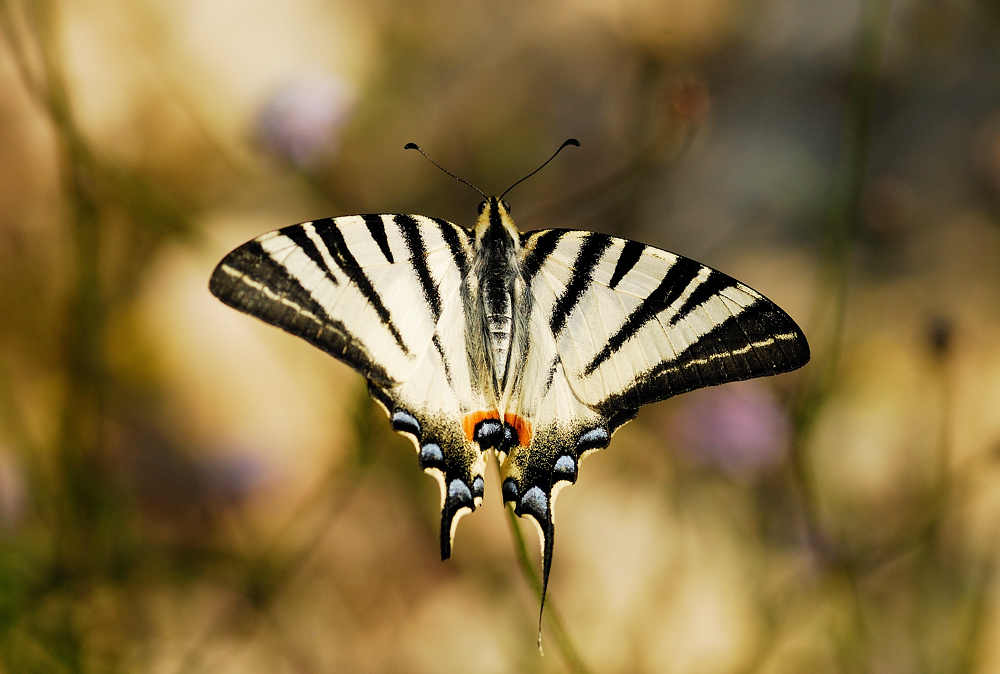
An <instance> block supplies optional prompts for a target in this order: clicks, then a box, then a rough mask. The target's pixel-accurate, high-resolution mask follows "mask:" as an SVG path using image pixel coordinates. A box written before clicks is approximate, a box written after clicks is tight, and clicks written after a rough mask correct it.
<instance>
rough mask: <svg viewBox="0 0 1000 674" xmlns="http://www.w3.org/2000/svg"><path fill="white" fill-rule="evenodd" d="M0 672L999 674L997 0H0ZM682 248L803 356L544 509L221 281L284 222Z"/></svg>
mask: <svg viewBox="0 0 1000 674" xmlns="http://www.w3.org/2000/svg"><path fill="white" fill-rule="evenodd" d="M0 38H2V39H0V671H2V672H4V673H5V674H8V673H9V674H17V673H21V672H56V673H62V672H66V673H70V672H81V673H91V672H93V673H98V672H156V673H162V674H174V673H177V674H182V673H188V672H191V673H195V672H233V673H235V672H282V673H285V672H289V673H313V672H372V673H374V672H393V673H395V672H399V673H409V672H415V673H419V672H428V673H431V672H433V673H441V672H456V673H457V672H473V671H475V672H479V673H482V674H491V673H494V672H495V673H504V672H529V673H530V672H565V671H569V672H594V673H595V674H596V673H601V672H621V673H645V672H650V673H659V672H663V673H677V674H688V673H690V674H695V673H716V672H718V673H743V672H745V673H747V674H750V673H756V672H759V673H762V674H778V673H785V672H788V673H797V672H816V673H821V674H822V673H831V674H833V673H840V672H844V673H847V672H871V673H878V674H895V673H900V674H902V673H910V672H913V673H928V674H931V673H945V672H998V671H1000V587H998V585H997V562H998V554H1000V550H998V542H1000V541H998V533H1000V231H998V216H1000V6H998V5H997V3H996V2H995V1H994V0H895V1H894V2H890V1H889V0H836V1H835V0H826V1H823V2H814V1H813V0H697V1H686V0H541V1H538V0H535V1H532V0H514V1H503V0H470V1H467V2H459V1H449V0H416V1H409V0H285V1H284V2H281V3H276V2H271V1H270V0H242V1H240V0H0ZM568 137H576V138H579V139H580V140H581V141H582V147H581V148H579V149H574V148H570V149H569V150H567V151H565V152H564V153H563V154H562V155H561V156H560V157H559V159H558V160H556V161H555V162H553V164H552V165H550V166H549V167H547V168H546V169H545V171H543V172H541V173H540V174H538V175H537V176H535V177H534V178H532V179H531V180H530V181H528V182H526V183H524V184H523V185H521V186H519V187H518V188H517V189H516V190H515V191H514V192H512V193H511V194H510V195H509V197H508V200H509V201H510V202H511V203H512V205H513V214H514V216H515V220H516V221H517V222H518V223H519V225H520V226H521V227H522V229H524V230H530V229H537V228H543V227H549V226H558V227H576V228H581V229H592V230H596V231H601V232H606V233H610V234H616V235H621V236H627V237H631V238H636V239H640V240H642V241H644V242H646V243H650V244H654V245H658V246H661V247H664V248H667V249H670V250H673V251H676V252H678V253H681V254H684V255H687V256H689V257H694V258H696V259H698V260H700V261H703V262H705V263H707V264H710V265H712V266H714V267H717V268H719V269H721V270H723V271H726V272H727V273H729V274H731V275H733V276H736V277H738V278H740V279H741V280H743V281H745V282H746V283H748V284H750V285H751V286H753V287H754V288H756V289H758V290H760V291H761V292H763V293H764V294H766V295H767V296H769V297H771V298H772V299H774V300H775V301H776V302H777V303H778V304H780V305H781V306H782V307H784V308H785V309H786V310H787V311H788V312H789V313H790V314H791V315H792V316H793V317H794V318H795V319H796V320H798V321H799V323H800V324H801V325H802V326H803V327H804V329H805V331H806V334H807V335H808V337H809V339H810V343H811V345H812V347H813V354H814V358H813V362H812V363H810V364H809V365H808V366H807V367H806V368H804V369H802V370H800V371H798V372H795V373H791V374H787V375H782V376H780V377H775V378H771V379H766V380H757V381H752V382H744V383H740V384H731V385H727V386H723V387H718V388H715V389H710V390H704V391H698V392H694V393H691V394H688V395H684V396H681V397H679V398H676V399H673V400H669V401H665V402H663V403H659V404H657V405H653V406H651V407H649V408H647V409H645V410H643V412H642V413H641V414H640V415H639V418H638V419H637V420H636V421H635V422H633V423H632V424H630V425H628V426H626V427H625V428H623V429H622V430H621V431H620V432H619V433H618V434H617V435H616V437H615V440H614V442H613V443H612V446H611V447H610V448H609V449H608V450H606V451H604V452H601V453H599V454H597V455H595V456H594V457H593V458H591V459H590V460H588V461H587V462H586V463H585V465H584V467H583V470H582V471H581V477H580V480H579V482H578V484H577V485H576V486H574V487H572V488H571V489H566V490H564V491H563V492H562V495H561V498H560V499H559V520H558V527H557V535H556V548H555V561H554V567H553V573H552V582H551V586H550V594H549V597H550V600H549V607H551V609H552V611H551V612H550V613H549V616H548V618H547V620H546V624H545V632H544V645H545V656H544V657H540V656H539V653H538V651H537V649H536V644H535V629H536V619H537V606H538V598H537V595H536V594H535V592H534V590H533V587H534V586H535V583H537V575H536V574H537V566H538V551H537V544H536V539H535V532H534V528H533V527H530V526H525V527H523V532H522V531H521V529H512V528H511V525H510V522H509V521H508V520H507V517H506V515H505V511H504V510H503V509H502V508H501V506H500V498H499V490H498V489H497V486H496V479H495V473H493V474H491V476H490V477H491V478H492V480H491V482H492V483H491V484H490V483H488V485H487V499H486V504H485V507H484V508H482V509H481V510H479V511H477V513H476V514H475V516H472V517H468V518H466V519H463V520H462V522H461V525H460V526H459V529H458V534H457V539H456V546H455V552H454V556H453V558H452V559H451V560H450V561H448V562H446V563H442V562H441V561H440V560H439V559H438V545H437V533H436V531H437V526H438V525H437V521H438V520H437V518H438V499H439V495H438V488H437V485H436V483H435V482H434V480H432V479H431V478H430V477H428V476H425V475H423V474H422V473H420V471H419V470H418V467H417V462H416V457H415V454H414V452H413V449H412V446H411V445H410V444H409V443H408V442H407V441H405V440H404V439H402V438H401V437H399V436H396V435H395V434H393V433H392V432H391V431H390V430H389V425H388V423H387V422H386V420H385V418H384V415H383V414H382V413H381V411H379V410H378V409H376V408H374V406H373V405H372V404H371V403H370V401H369V400H368V398H367V396H366V395H365V390H364V384H363V380H362V379H361V377H359V376H358V375H357V374H355V373H353V372H352V371H350V370H349V369H348V368H347V367H346V366H343V365H342V364H340V363H338V362H336V361H334V360H333V359H331V358H329V357H327V356H325V355H324V354H322V353H320V352H319V351H317V350H315V349H313V348H312V347H310V346H308V345H307V344H305V343H304V342H300V341H298V340H296V339H294V338H292V337H289V336H288V335H285V334H283V333H281V332H279V331H278V330H275V329H273V328H270V327H268V326H265V325H263V324H261V323H258V322H257V321H254V320H253V319H251V318H248V317H246V316H243V315H240V314H238V313H236V312H234V311H232V310H231V309H228V308H226V307H224V306H223V305H222V304H221V303H219V302H218V301H216V300H215V299H214V298H213V297H211V296H210V295H209V293H208V290H207V282H208V277H209V275H210V273H211V270H212V268H213V267H214V265H215V263H216V262H217V261H218V260H219V259H221V257H222V256H223V255H224V254H225V253H226V252H228V251H229V250H230V249H232V248H233V247H235V246H236V245H238V244H240V243H242V242H243V241H245V240H247V239H250V238H252V237H254V236H257V235H259V234H261V233H263V232H265V231H268V230H271V229H275V228H278V227H281V226H284V225H288V224H292V223H295V222H300V221H303V220H308V219H313V218H317V217H324V216H330V215H342V214H348V213H357V212H386V211H388V212H393V211H402V212H414V213H423V214H428V215H433V216H439V217H444V218H447V219H450V220H452V221H454V222H457V223H460V224H463V225H467V226H468V225H471V223H472V220H473V217H474V214H475V212H476V211H475V209H476V206H477V204H478V202H479V200H480V198H479V196H478V195H477V194H475V193H474V192H473V191H472V190H469V189H468V188H467V187H465V186H464V185H461V184H460V183H458V182H456V181H453V180H451V179H450V178H448V177H447V176H445V175H444V174H442V173H440V172H439V171H437V170H436V169H435V168H433V167H432V166H431V165H430V164H428V163H427V162H425V161H424V160H423V159H422V158H421V157H420V156H419V155H417V154H416V153H413V152H404V151H403V145H404V144H405V143H407V142H411V141H414V142H418V143H420V144H421V146H423V147H424V148H425V149H426V150H427V151H428V152H429V153H430V154H431V155H432V156H433V157H435V158H436V159H437V160H438V161H439V162H441V163H442V164H444V165H445V166H446V167H448V168H449V169H450V170H451V171H453V172H455V173H457V174H458V175H460V176H462V177H464V178H466V179H468V180H470V181H471V182H473V183H475V184H477V185H478V186H480V187H481V188H482V189H483V190H484V191H486V192H487V193H497V192H499V191H501V190H503V189H504V188H506V187H507V186H508V185H509V184H511V183H512V182H514V181H515V180H517V179H518V178H520V177H522V176H523V175H525V174H526V173H527V172H529V171H530V170H532V169H534V168H535V167H536V166H537V165H538V164H539V163H540V162H541V161H542V160H544V159H545V158H546V157H548V156H549V154H550V153H551V152H552V151H553V150H554V149H555V148H556V147H557V146H558V144H559V143H561V142H562V141H563V140H564V139H566V138H568Z"/></svg>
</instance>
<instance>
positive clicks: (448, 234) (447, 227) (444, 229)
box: [430, 218, 469, 278]
mask: <svg viewBox="0 0 1000 674" xmlns="http://www.w3.org/2000/svg"><path fill="white" fill-rule="evenodd" d="M430 219H431V221H433V222H434V224H436V225H437V226H438V228H440V230H441V238H442V239H444V242H445V243H446V244H448V249H449V250H450V251H451V256H452V257H453V258H454V259H455V264H456V265H457V266H458V272H459V274H460V275H461V276H462V278H465V276H466V274H468V273H469V259H468V256H467V255H466V251H467V245H468V244H467V243H465V242H463V240H462V237H466V241H467V240H468V234H466V233H464V232H460V230H459V228H458V227H456V226H455V225H453V224H452V223H450V222H448V221H447V220H442V219H441V218H430Z"/></svg>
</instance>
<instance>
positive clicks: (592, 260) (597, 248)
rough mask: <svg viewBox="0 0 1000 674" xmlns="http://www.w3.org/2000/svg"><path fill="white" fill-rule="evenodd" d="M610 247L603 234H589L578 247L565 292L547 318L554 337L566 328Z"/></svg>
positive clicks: (608, 240)
mask: <svg viewBox="0 0 1000 674" xmlns="http://www.w3.org/2000/svg"><path fill="white" fill-rule="evenodd" d="M610 246H611V238H610V237H607V236H604V235H603V234H591V235H589V236H588V237H586V239H584V242H583V245H581V246H580V250H579V252H578V253H577V255H576V261H575V262H574V263H573V273H572V275H571V276H570V279H569V283H568V284H567V285H566V290H565V291H564V292H563V294H562V295H560V296H559V299H558V300H556V305H555V307H553V309H552V315H551V316H550V317H549V327H550V328H551V329H552V334H553V335H555V336H556V337H558V336H559V333H560V332H562V329H563V328H564V327H565V326H566V319H568V318H569V315H570V313H571V312H572V311H573V309H574V308H575V307H576V305H577V303H578V302H579V301H580V298H581V297H583V294H584V293H585V292H587V289H588V288H590V284H591V283H593V282H594V267H596V266H597V263H598V262H600V261H601V258H602V257H603V256H604V252H605V251H606V250H607V249H608V247H610Z"/></svg>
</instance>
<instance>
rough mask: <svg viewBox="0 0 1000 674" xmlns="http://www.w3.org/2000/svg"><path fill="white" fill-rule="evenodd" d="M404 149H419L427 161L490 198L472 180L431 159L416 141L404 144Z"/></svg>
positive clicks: (484, 197)
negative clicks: (463, 177) (460, 176)
mask: <svg viewBox="0 0 1000 674" xmlns="http://www.w3.org/2000/svg"><path fill="white" fill-rule="evenodd" d="M403 149H404V150H416V151H417V152H419V153H420V154H422V155H424V159H426V160H427V161H429V162H430V163H432V164H434V165H435V166H437V167H438V168H439V169H441V170H442V171H444V172H445V173H447V174H448V175H450V176H451V177H452V178H454V179H455V180H457V181H458V182H460V183H465V184H466V185H468V186H469V187H471V188H472V189H474V190H476V191H477V192H479V193H480V194H482V195H483V199H489V197H487V196H486V195H485V194H484V193H483V191H482V190H481V189H479V188H478V187H476V186H475V185H473V184H472V183H470V182H469V181H468V180H462V179H461V178H459V177H458V176H457V175H455V174H454V173H452V172H451V171H449V170H448V169H446V168H445V167H443V166H441V164H438V163H437V162H436V161H434V160H433V159H431V158H430V157H428V156H427V153H426V152H424V151H423V150H421V149H420V146H419V145H417V144H416V143H407V144H406V145H404V146H403Z"/></svg>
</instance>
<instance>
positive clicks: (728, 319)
mask: <svg viewBox="0 0 1000 674" xmlns="http://www.w3.org/2000/svg"><path fill="white" fill-rule="evenodd" d="M522 241H523V251H522V271H523V274H524V278H525V280H526V282H527V284H528V288H529V289H530V301H531V313H530V328H529V329H530V335H531V336H530V339H529V344H530V346H529V353H528V357H527V358H526V359H525V372H524V375H523V380H522V386H521V387H520V388H519V389H518V391H517V392H516V396H515V397H514V398H513V399H512V400H511V402H510V405H509V407H510V409H512V410H513V412H514V414H515V416H517V417H518V418H519V419H520V424H521V425H522V426H524V427H530V428H531V434H530V437H529V438H527V439H523V440H522V441H521V442H519V443H518V444H515V445H512V446H511V447H510V449H509V452H508V455H507V457H506V460H505V461H504V464H503V466H502V471H501V478H502V479H503V490H504V499H505V501H513V502H514V504H515V512H516V513H517V514H518V515H527V516H529V517H531V518H532V519H533V520H534V521H535V522H536V523H537V524H538V526H539V529H540V530H541V534H542V536H541V540H542V552H543V577H544V579H547V578H548V573H549V566H550V564H551V559H552V537H553V533H554V515H553V508H554V500H555V496H556V494H557V493H558V491H559V489H561V488H562V487H563V486H565V485H567V484H572V483H573V482H575V481H576V477H577V471H578V468H579V463H580V461H581V460H582V459H583V458H584V457H585V456H586V455H587V454H589V453H591V452H594V451H597V450H599V449H602V448H604V447H606V446H607V445H608V443H609V442H610V439H611V435H612V434H613V433H614V431H615V430H616V429H617V428H618V427H619V426H621V425H622V424H624V423H626V422H627V421H629V420H631V419H632V418H634V417H635V414H636V412H637V410H638V408H639V407H641V406H642V405H645V404H648V403H652V402H656V401H658V400H663V399H665V398H669V397H671V396H674V395H677V394H678V393H683V392H685V391H690V390H692V389H696V388H700V387H703V386H711V385H715V384H723V383H726V382H730V381H736V380H741V379H749V378H752V377H758V376H763V375H770V374H778V373H780V372H787V371H789V370H794V369H796V368H798V367H801V366H802V365H804V364H805V363H806V362H808V360H809V347H808V344H807V343H806V339H805V337H804V336H803V334H802V331H801V330H800V329H799V327H798V326H797V325H796V324H795V322H794V321H793V320H792V319H791V318H790V317H789V316H788V315H787V314H786V313H785V312H784V311H782V310H781V309H780V308H778V307H777V306H776V305H775V304H774V303H772V302H771V301H770V300H768V299H766V298H765V297H763V296H762V295H761V294H759V293H757V292H756V291H754V290H752V289H750V288H749V287H747V286H745V285H743V284H742V283H739V282H738V281H736V280H734V279H732V278H731V277H729V276H726V275H725V274H722V273H720V272H717V271H715V270H713V269H711V268H709V267H706V266H704V265H701V264H699V263H697V262H694V261H693V260H689V259H687V258H684V257H681V256H678V255H674V254H673V253H668V252H666V251H663V250H659V249H657V248H653V247H652V246H646V245H644V244H641V243H637V242H635V241H628V240H626V239H619V238H615V237H610V236H605V235H603V234H596V233H593V232H580V231H572V230H542V231H537V232H530V233H528V234H525V235H523V237H522ZM543 600H544V595H543Z"/></svg>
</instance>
